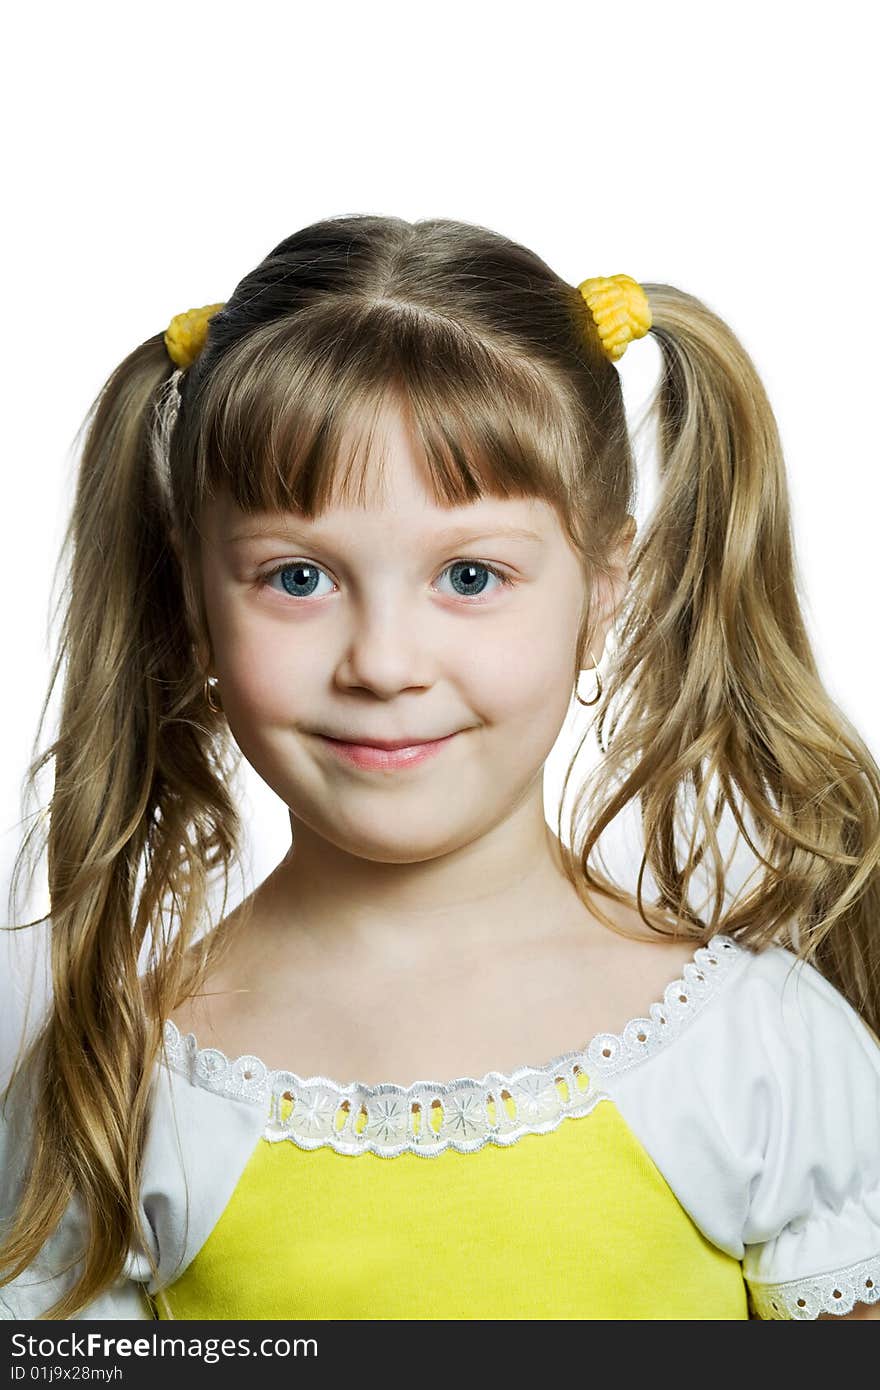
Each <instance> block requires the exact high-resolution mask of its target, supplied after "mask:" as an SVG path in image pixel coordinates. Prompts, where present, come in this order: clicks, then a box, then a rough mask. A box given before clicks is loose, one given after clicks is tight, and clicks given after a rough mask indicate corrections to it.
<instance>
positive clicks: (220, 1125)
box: [0, 1065, 264, 1321]
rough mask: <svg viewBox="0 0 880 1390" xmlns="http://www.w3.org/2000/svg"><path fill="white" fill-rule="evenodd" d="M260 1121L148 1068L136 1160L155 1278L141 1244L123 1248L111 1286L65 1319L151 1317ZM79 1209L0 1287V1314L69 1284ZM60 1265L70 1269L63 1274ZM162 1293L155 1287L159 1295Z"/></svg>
mask: <svg viewBox="0 0 880 1390" xmlns="http://www.w3.org/2000/svg"><path fill="white" fill-rule="evenodd" d="M21 1109H22V1107H21V1105H19V1106H16V1107H12V1105H11V1103H10V1116H12V1117H14V1119H15V1123H14V1131H15V1132H14V1134H13V1123H12V1119H11V1118H10V1116H8V1117H7V1121H6V1122H5V1123H4V1122H3V1117H2V1112H0V1216H2V1219H3V1223H4V1226H6V1225H7V1224H8V1220H9V1218H10V1216H11V1215H12V1210H13V1202H14V1201H15V1200H16V1194H17V1191H18V1189H19V1187H20V1183H21V1174H22V1165H23V1164H24V1163H25V1162H26V1161H27V1157H26V1154H27V1145H26V1143H25V1142H24V1140H23V1135H22V1131H21V1126H20V1123H19V1120H20V1111H21ZM263 1125H264V1107H263V1106H261V1105H259V1104H253V1103H251V1102H250V1101H246V1100H240V1099H236V1098H232V1097H229V1096H225V1095H217V1094H214V1093H213V1092H212V1091H210V1090H207V1089H204V1088H203V1087H201V1086H194V1085H192V1084H191V1082H190V1081H189V1080H188V1079H187V1077H186V1076H184V1075H182V1074H180V1073H179V1072H177V1071H173V1070H170V1069H168V1068H166V1067H164V1066H159V1065H157V1066H156V1067H155V1069H154V1077H153V1088H152V1093H151V1108H150V1122H149V1126H148V1130H147V1137H146V1143H145V1146H144V1155H143V1163H142V1176H141V1209H140V1217H141V1221H142V1223H143V1226H144V1231H145V1234H146V1237H147V1239H148V1241H149V1243H150V1249H151V1254H152V1256H153V1259H154V1260H155V1262H156V1265H157V1267H158V1279H156V1278H154V1277H153V1275H152V1272H151V1270H150V1264H149V1260H148V1258H147V1255H146V1254H145V1253H144V1251H143V1250H142V1249H141V1248H140V1247H137V1248H135V1247H132V1249H131V1250H130V1251H129V1254H128V1257H127V1259H126V1262H125V1266H124V1268H123V1271H122V1274H121V1275H120V1278H119V1280H118V1281H117V1283H116V1285H115V1286H114V1287H113V1288H111V1289H109V1290H108V1291H107V1292H106V1293H104V1294H102V1295H101V1296H100V1297H99V1298H97V1299H95V1300H94V1301H93V1302H92V1303H89V1304H88V1305H87V1306H86V1307H85V1308H83V1309H82V1310H81V1311H80V1312H79V1313H76V1314H75V1315H74V1318H73V1319H72V1320H73V1321H76V1320H79V1319H94V1318H138V1319H144V1318H149V1319H152V1318H153V1317H154V1313H153V1309H152V1307H151V1304H150V1301H149V1300H150V1298H151V1297H153V1296H154V1295H156V1294H157V1291H159V1290H161V1289H162V1288H164V1287H165V1286H166V1285H167V1284H169V1283H172V1282H173V1281H174V1279H175V1278H176V1277H178V1276H179V1275H180V1274H181V1273H182V1272H183V1270H184V1269H185V1268H186V1267H187V1265H188V1264H189V1263H190V1261H191V1260H192V1259H193V1257H194V1256H195V1255H196V1253H197V1252H198V1250H199V1249H200V1248H201V1246H202V1245H203V1244H204V1242H205V1240H207V1238H208V1236H209V1235H210V1233H211V1231H212V1229H213V1227H214V1226H215V1224H216V1223H217V1221H218V1220H219V1218H220V1216H221V1215H222V1213H223V1210H224V1208H225V1207H226V1204H227V1202H228V1201H229V1198H230V1197H231V1195H232V1192H233V1190H234V1189H235V1186H236V1184H237V1182H238V1179H239V1177H240V1176H241V1173H242V1171H243V1169H244V1167H245V1165H246V1164H247V1161H248V1159H249V1158H250V1156H251V1154H252V1153H253V1150H254V1148H255V1146H256V1143H257V1141H258V1139H259V1136H260V1134H261V1132H262V1128H263ZM85 1229H86V1222H85V1215H84V1212H83V1208H82V1204H81V1200H80V1198H78V1197H76V1196H75V1197H74V1198H73V1199H72V1200H71V1202H70V1204H69V1205H68V1208H67V1210H66V1211H65V1213H64V1216H63V1217H62V1220H61V1222H60V1224H59V1226H58V1228H57V1230H56V1231H55V1233H54V1235H53V1236H51V1237H50V1239H49V1240H48V1241H47V1242H46V1244H45V1245H44V1246H43V1248H42V1250H41V1251H40V1253H39V1255H38V1257H37V1259H36V1260H35V1261H34V1262H33V1263H32V1264H31V1265H29V1266H28V1268H27V1269H26V1270H24V1271H23V1273H22V1274H20V1275H19V1276H18V1277H17V1278H16V1279H14V1280H13V1281H12V1282H11V1283H9V1284H4V1285H0V1318H7V1319H8V1318H38V1317H40V1316H42V1315H44V1314H45V1312H46V1310H47V1309H48V1308H50V1307H51V1306H52V1304H53V1303H55V1302H57V1300H58V1298H59V1297H60V1296H61V1294H62V1293H63V1292H64V1291H65V1290H66V1289H68V1288H71V1287H72V1286H73V1284H74V1283H75V1281H76V1277H77V1275H78V1273H79V1264H80V1263H81V1256H82V1250H83V1248H84V1234H83V1233H84V1231H85ZM65 1265H71V1268H70V1269H67V1270H65V1268H64V1266H65ZM159 1297H161V1293H159Z"/></svg>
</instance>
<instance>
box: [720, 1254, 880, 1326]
mask: <svg viewBox="0 0 880 1390" xmlns="http://www.w3.org/2000/svg"><path fill="white" fill-rule="evenodd" d="M748 1289H749V1295H750V1298H751V1303H752V1307H753V1309H754V1311H755V1312H756V1313H757V1314H758V1316H759V1317H760V1318H767V1319H771V1318H772V1319H778V1318H817V1317H818V1316H819V1314H820V1313H837V1314H838V1315H839V1316H841V1317H842V1316H843V1315H844V1314H846V1313H851V1312H852V1310H853V1308H854V1307H855V1305H856V1304H857V1303H876V1302H877V1300H878V1299H880V1255H875V1256H873V1258H872V1259H870V1260H860V1261H859V1262H858V1264H854V1265H847V1266H846V1268H845V1269H837V1270H833V1271H832V1273H831V1274H816V1275H814V1276H813V1277H812V1278H810V1279H788V1280H786V1282H785V1283H784V1284H753V1283H751V1282H749V1283H748Z"/></svg>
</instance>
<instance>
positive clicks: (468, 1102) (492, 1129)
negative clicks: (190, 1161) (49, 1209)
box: [164, 935, 751, 1158]
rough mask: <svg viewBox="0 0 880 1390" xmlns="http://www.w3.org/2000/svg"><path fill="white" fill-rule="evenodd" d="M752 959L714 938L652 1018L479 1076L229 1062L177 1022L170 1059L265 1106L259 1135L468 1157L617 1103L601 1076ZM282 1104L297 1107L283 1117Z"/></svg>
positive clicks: (209, 1085)
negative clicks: (363, 1077)
mask: <svg viewBox="0 0 880 1390" xmlns="http://www.w3.org/2000/svg"><path fill="white" fill-rule="evenodd" d="M750 954H751V952H750V951H749V949H748V948H747V947H744V946H740V945H739V943H738V942H737V941H735V940H734V939H733V938H732V937H728V936H723V935H717V936H714V937H712V939H711V940H710V941H709V943H708V944H707V945H705V946H700V947H698V948H697V949H696V951H695V953H694V957H693V959H692V960H690V961H688V962H687V963H686V964H685V966H684V969H683V972H682V975H681V977H680V978H679V979H677V980H674V981H673V982H672V983H671V984H669V985H668V986H667V987H666V990H665V992H664V995H663V1002H662V1003H661V1004H652V1005H651V1007H650V1017H649V1018H635V1019H632V1020H631V1021H630V1022H629V1023H627V1025H626V1027H625V1028H624V1030H623V1032H622V1033H620V1034H618V1033H597V1034H596V1036H595V1037H594V1038H593V1039H592V1041H591V1042H589V1043H587V1044H586V1045H585V1046H584V1047H583V1048H579V1049H576V1050H575V1051H572V1052H565V1053H562V1054H561V1055H560V1056H558V1057H553V1058H551V1060H550V1061H549V1062H547V1063H545V1064H544V1065H543V1066H522V1067H517V1069H516V1070H515V1071H513V1072H510V1073H505V1072H498V1071H490V1072H487V1073H486V1074H485V1076H483V1077H481V1078H480V1079H479V1080H478V1079H477V1078H475V1077H471V1076H460V1077H456V1078H455V1080H453V1081H449V1082H445V1083H444V1082H439V1081H416V1082H414V1083H413V1084H412V1085H411V1086H398V1085H396V1084H394V1083H392V1082H387V1083H383V1084H381V1085H378V1086H367V1085H366V1084H364V1083H363V1082H359V1081H352V1082H350V1083H349V1084H348V1085H343V1084H342V1083H341V1082H339V1081H334V1080H333V1079H332V1078H331V1077H327V1076H309V1077H301V1076H298V1075H297V1073H296V1072H293V1071H283V1070H280V1069H279V1070H271V1069H270V1068H269V1067H267V1066H266V1064H265V1062H263V1061H261V1059H260V1058H259V1057H254V1056H250V1055H245V1056H242V1057H238V1058H236V1059H235V1060H234V1061H232V1060H230V1059H229V1058H228V1057H226V1055H225V1054H224V1053H223V1052H221V1051H219V1049H217V1048H214V1047H205V1048H200V1047H199V1045H198V1042H197V1040H196V1037H195V1034H194V1033H188V1034H187V1035H186V1036H185V1037H183V1036H181V1034H180V1032H179V1030H178V1028H177V1027H176V1025H175V1024H174V1023H173V1021H172V1020H171V1019H167V1020H166V1022H165V1029H164V1035H165V1055H166V1059H167V1062H168V1065H169V1066H171V1067H173V1068H174V1070H175V1071H178V1072H180V1073H181V1074H182V1075H184V1076H186V1077H187V1079H188V1080H189V1081H190V1082H192V1083H193V1084H194V1085H197V1086H201V1087H203V1088H204V1089H205V1090H209V1091H214V1092H216V1093H217V1094H220V1095H225V1096H231V1097H233V1098H234V1099H236V1100H246V1101H250V1102H252V1103H253V1104H255V1105H261V1106H266V1107H267V1110H268V1120H267V1123H266V1127H265V1130H264V1131H263V1137H264V1138H265V1139H268V1140H270V1141H273V1142H274V1141H277V1140H281V1139H291V1140H292V1141H293V1142H294V1143H295V1144H297V1145H298V1146H299V1147H300V1148H304V1149H317V1148H322V1147H329V1148H332V1149H335V1150H336V1152H337V1153H342V1154H359V1153H375V1154H379V1155H381V1156H382V1157H386V1158H393V1157H396V1156H397V1155H398V1154H401V1153H404V1152H410V1153H417V1154H422V1155H423V1156H425V1157H433V1156H434V1155H436V1154H439V1153H442V1152H443V1150H444V1149H448V1148H452V1149H457V1150H458V1151H459V1153H472V1152H474V1151H475V1150H477V1149H480V1148H482V1147H483V1145H484V1144H487V1143H490V1142H491V1143H494V1144H513V1143H515V1142H516V1140H517V1139H520V1138H521V1137H522V1136H523V1135H525V1134H546V1133H548V1132H549V1131H550V1130H553V1129H556V1128H557V1126H558V1125H559V1124H560V1123H561V1122H562V1120H563V1119H565V1118H566V1117H569V1116H572V1117H573V1116H578V1115H585V1114H587V1113H588V1112H589V1111H590V1110H592V1109H593V1107H594V1106H595V1105H596V1104H597V1103H598V1101H600V1100H603V1099H605V1100H608V1099H610V1097H609V1096H607V1095H606V1094H605V1092H603V1091H602V1090H601V1089H600V1087H599V1086H598V1085H597V1084H596V1083H597V1082H600V1081H601V1080H602V1078H603V1077H607V1076H611V1075H614V1074H616V1073H618V1072H621V1071H624V1070H626V1069H628V1068H629V1067H632V1066H635V1065H637V1064H638V1063H640V1062H643V1061H645V1060H646V1059H647V1058H648V1057H651V1056H653V1055H654V1053H656V1052H658V1051H660V1050H661V1048H664V1047H667V1046H668V1045H669V1043H671V1042H672V1041H673V1040H674V1039H675V1038H676V1037H678V1035H679V1034H680V1033H681V1032H682V1031H683V1030H684V1028H686V1027H687V1025H688V1024H689V1023H690V1022H691V1020H692V1019H693V1018H694V1017H695V1016H696V1015H697V1014H698V1013H699V1012H700V1010H701V1009H702V1008H703V1007H704V1006H705V1005H706V1004H707V1003H708V1002H709V1001H710V1000H711V999H713V998H714V997H715V995H716V994H717V993H718V991H719V989H720V987H721V984H722V983H723V981H724V980H725V979H726V978H727V977H728V976H729V975H730V973H731V971H732V970H733V968H734V966H735V965H736V964H738V963H739V962H741V961H742V960H744V959H745V958H746V957H747V956H748V955H750ZM560 1088H561V1089H560ZM285 1101H289V1102H292V1104H291V1106H290V1110H289V1113H286V1114H285V1113H284V1111H285V1108H286V1107H285V1106H284V1104H283V1102H285ZM438 1115H439V1121H438V1122H437V1123H434V1121H435V1120H436V1119H437V1116H438Z"/></svg>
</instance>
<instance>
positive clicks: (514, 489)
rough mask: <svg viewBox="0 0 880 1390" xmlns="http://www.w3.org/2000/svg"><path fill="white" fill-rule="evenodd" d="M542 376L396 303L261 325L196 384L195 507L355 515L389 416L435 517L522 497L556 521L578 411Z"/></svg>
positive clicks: (520, 360)
mask: <svg viewBox="0 0 880 1390" xmlns="http://www.w3.org/2000/svg"><path fill="white" fill-rule="evenodd" d="M542 366H543V364H542ZM542 366H538V365H537V364H536V363H535V362H534V361H533V360H532V361H527V360H526V359H525V358H524V357H523V356H522V354H521V353H517V352H516V351H515V349H514V348H513V346H512V345H509V344H502V343H501V342H493V343H491V344H489V345H487V343H486V341H485V337H484V338H483V339H482V340H481V339H480V338H478V337H477V335H476V334H473V333H468V332H467V330H466V329H465V328H464V327H463V326H462V324H460V323H453V322H452V321H450V320H449V318H448V317H445V316H443V315H440V314H437V313H433V312H431V311H428V310H425V309H422V308H419V309H414V308H413V307H412V306H410V305H403V304H401V303H400V302H397V301H388V300H373V301H371V302H370V303H368V304H360V305H353V304H352V303H351V301H348V300H346V301H345V302H344V303H343V302H342V297H341V296H339V297H337V298H336V299H334V300H333V301H331V303H330V304H328V303H327V302H326V301H324V302H323V303H322V304H321V305H320V306H316V307H315V309H314V312H304V313H300V314H299V315H298V316H297V317H296V320H295V321H294V320H293V319H291V318H289V317H288V318H283V319H280V320H276V321H273V322H272V323H271V324H268V325H265V326H264V327H263V328H261V329H260V330H257V331H256V332H253V333H251V334H249V335H247V336H246V337H244V338H242V339H240V340H239V341H238V342H237V343H236V344H234V346H233V347H232V348H231V349H230V350H229V351H228V352H226V353H225V354H224V355H223V357H222V358H221V359H220V361H218V362H216V363H215V365H214V367H213V370H212V372H211V373H210V375H209V378H208V380H207V382H206V383H205V387H204V394H203V398H202V400H201V401H200V403H199V410H198V415H199V420H200V426H199V431H198V440H197V444H196V478H197V488H196V491H197V497H196V499H195V501H196V505H197V506H198V505H199V504H200V503H201V502H203V501H204V500H205V499H206V498H207V497H208V496H211V495H213V494H214V493H216V492H217V491H228V492H229V494H230V496H231V497H232V499H233V501H234V502H235V504H236V505H237V506H238V507H239V508H240V509H241V510H242V511H244V512H246V513H258V512H292V513H297V514H301V515H304V516H308V517H310V518H312V517H315V516H317V515H319V514H320V513H321V512H322V511H324V510H325V509H326V508H328V507H330V506H333V505H343V504H347V503H348V504H351V503H355V504H357V505H365V500H366V495H367V479H368V476H369V475H370V471H371V465H374V466H375V467H376V468H377V469H378V471H379V473H380V475H381V473H382V469H383V465H384V462H385V459H386V457H387V456H386V453H385V447H384V439H383V434H384V430H383V422H384V419H385V417H386V414H387V413H390V412H399V413H400V414H401V415H402V416H403V418H404V419H405V420H406V423H407V426H408V428H409V430H410V435H411V439H412V442H413V446H414V447H415V448H416V450H417V453H418V455H419V457H420V459H421V460H422V461H423V462H424V466H425V476H426V488H427V490H428V492H429V494H430V495H431V496H432V499H433V500H434V502H435V504H436V505H438V506H441V507H444V506H445V507H453V506H461V505H466V504H467V503H469V502H472V501H474V500H476V499H478V498H480V497H485V496H497V497H510V496H529V497H543V498H545V499H546V500H547V501H548V502H550V503H551V504H552V505H554V506H556V507H557V508H562V509H563V510H565V500H566V498H567V497H568V496H569V495H570V493H571V490H572V486H573V483H574V479H575V478H576V476H577V473H578V469H579V468H582V467H583V462H582V460H580V453H579V450H580V442H579V433H578V423H577V410H578V403H577V402H576V400H575V399H574V397H573V396H572V395H571V393H570V392H569V391H567V390H566V386H565V383H564V382H563V381H562V379H561V378H558V377H554V374H553V373H552V372H551V371H550V370H549V368H548V369H546V370H543V369H542ZM560 396H562V397H564V399H563V402H562V408H560Z"/></svg>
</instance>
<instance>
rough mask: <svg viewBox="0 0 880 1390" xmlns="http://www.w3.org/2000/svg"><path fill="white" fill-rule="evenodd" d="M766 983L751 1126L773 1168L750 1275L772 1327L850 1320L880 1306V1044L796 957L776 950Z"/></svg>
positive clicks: (761, 1197)
mask: <svg viewBox="0 0 880 1390" xmlns="http://www.w3.org/2000/svg"><path fill="white" fill-rule="evenodd" d="M760 975H761V984H762V985H763V987H764V990H765V993H766V999H765V1004H764V1007H763V1008H759V1009H757V1010H756V1012H755V1014H754V1016H753V1026H754V1028H755V1029H756V1030H760V1033H759V1036H758V1038H757V1039H756V1041H757V1044H758V1046H759V1048H760V1051H761V1053H762V1054H763V1056H764V1057H765V1058H766V1070H765V1072H764V1074H763V1076H760V1077H758V1078H757V1079H756V1080H755V1082H754V1085H753V1088H752V1106H753V1112H752V1123H753V1126H754V1131H755V1133H757V1134H759V1135H760V1140H761V1144H762V1147H763V1153H764V1162H763V1165H762V1171H761V1173H760V1176H759V1177H758V1179H757V1181H756V1182H755V1183H754V1186H753V1189H752V1192H751V1200H750V1203H749V1210H748V1217H747V1221H746V1225H745V1229H744V1231H743V1243H744V1246H745V1253H744V1256H743V1275H744V1277H745V1279H746V1282H747V1284H748V1288H749V1293H750V1296H751V1301H752V1304H753V1307H754V1310H755V1312H756V1313H757V1314H758V1315H759V1316H760V1317H762V1318H806V1319H814V1318H817V1317H818V1316H819V1314H820V1313H836V1314H845V1313H849V1312H851V1311H852V1309H853V1306H854V1304H855V1303H869V1304H870V1303H876V1302H877V1301H878V1299H880V1044H878V1042H877V1040H876V1039H875V1037H874V1036H873V1034H872V1033H871V1032H870V1031H869V1029H868V1028H867V1027H866V1025H865V1023H864V1022H863V1020H862V1019H861V1018H860V1017H859V1015H858V1014H857V1013H856V1012H855V1010H854V1009H853V1008H852V1007H851V1006H850V1004H849V1003H848V1002H847V1000H846V999H844V997H843V995H841V994H840V993H839V992H838V991H837V990H836V989H835V988H834V986H833V985H831V984H830V982H829V981H828V980H826V979H825V977H824V976H823V975H821V974H820V973H819V971H818V970H816V969H814V967H813V966H811V965H809V964H807V963H806V962H804V961H798V960H797V958H796V957H795V956H794V955H793V954H792V953H791V952H789V951H785V950H782V949H781V948H777V949H776V950H775V951H774V952H773V953H772V954H771V955H768V957H767V960H766V962H764V964H763V969H762V970H761V972H760ZM777 1001H778V1002H777ZM755 1002H756V1004H760V1000H759V999H757V998H756V1000H755Z"/></svg>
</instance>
